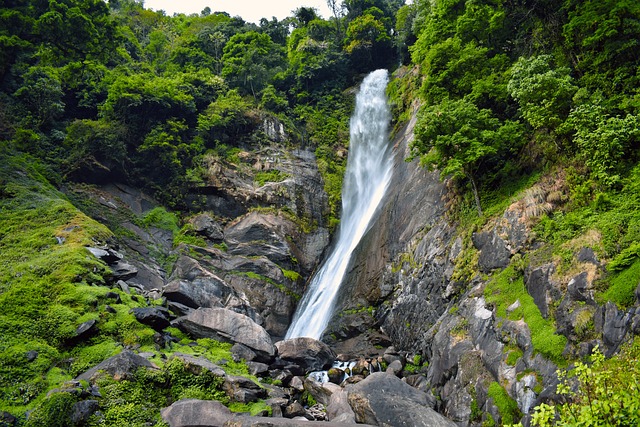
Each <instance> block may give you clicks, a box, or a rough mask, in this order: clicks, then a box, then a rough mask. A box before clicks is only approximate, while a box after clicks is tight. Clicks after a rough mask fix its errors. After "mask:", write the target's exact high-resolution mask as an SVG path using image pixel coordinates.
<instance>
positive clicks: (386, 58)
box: [345, 14, 393, 72]
mask: <svg viewBox="0 0 640 427" xmlns="http://www.w3.org/2000/svg"><path fill="white" fill-rule="evenodd" d="M345 44H346V47H345V51H346V52H347V53H348V54H349V55H350V57H351V64H352V67H354V68H355V69H356V70H357V71H359V72H366V71H371V70H374V69H376V68H380V67H384V66H386V65H388V64H389V62H390V61H391V60H392V59H393V54H392V53H393V49H392V43H391V37H390V36H389V34H388V33H387V29H386V27H385V25H384V24H383V23H382V22H381V21H380V20H378V19H376V17H375V16H373V15H372V14H366V15H361V16H358V17H357V18H355V19H354V20H353V21H351V22H350V23H349V27H348V28H347V36H346V38H345Z"/></svg>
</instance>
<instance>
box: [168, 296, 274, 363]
mask: <svg viewBox="0 0 640 427" xmlns="http://www.w3.org/2000/svg"><path fill="white" fill-rule="evenodd" d="M173 324H175V325H176V326H177V327H179V328H180V329H182V330H183V331H185V332H186V333H188V334H189V335H191V336H193V337H196V338H213V339H216V340H218V341H222V342H231V343H239V344H243V345H245V346H247V347H248V348H250V349H251V350H252V351H254V352H255V353H256V354H257V355H258V356H259V357H260V358H261V359H264V360H271V359H272V358H273V357H274V356H275V354H276V349H275V347H274V345H273V343H272V342H271V337H270V336H269V334H268V333H267V331H265V330H264V328H262V327H261V326H260V325H258V324H257V323H255V322H254V321H253V320H251V318H249V317H247V316H245V315H243V314H239V313H236V312H234V311H231V310H228V309H225V308H199V309H197V310H194V311H192V312H191V313H189V314H187V315H186V316H183V317H179V318H177V319H176V320H174V321H173Z"/></svg>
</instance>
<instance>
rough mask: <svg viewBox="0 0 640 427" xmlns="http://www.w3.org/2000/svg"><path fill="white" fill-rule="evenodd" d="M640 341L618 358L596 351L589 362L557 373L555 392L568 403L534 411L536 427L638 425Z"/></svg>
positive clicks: (626, 349) (550, 405)
mask: <svg viewBox="0 0 640 427" xmlns="http://www.w3.org/2000/svg"><path fill="white" fill-rule="evenodd" d="M639 358H640V339H638V338H636V339H635V340H634V342H633V343H631V344H628V345H626V346H625V347H624V348H623V349H622V351H621V352H620V354H619V355H617V356H614V357H613V358H611V359H609V360H605V358H604V355H603V354H602V353H601V352H600V351H599V349H598V348H596V349H594V352H593V354H592V355H591V357H590V360H589V362H588V363H583V362H577V363H576V364H575V368H574V369H573V370H572V371H569V372H567V371H558V377H559V379H560V384H558V390H557V391H558V393H559V394H560V395H562V396H564V397H565V398H566V400H567V403H562V404H546V403H543V404H541V405H539V406H538V407H536V408H535V412H534V414H533V417H532V423H533V425H535V426H538V427H552V426H555V427H565V426H567V427H568V426H576V425H580V426H586V427H595V426H637V425H640V390H639V379H640V363H638V360H640V359H639Z"/></svg>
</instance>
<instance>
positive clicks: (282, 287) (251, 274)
mask: <svg viewBox="0 0 640 427" xmlns="http://www.w3.org/2000/svg"><path fill="white" fill-rule="evenodd" d="M283 272H284V270H283ZM294 273H295V272H294ZM232 274H238V275H241V276H246V277H249V278H250V279H254V280H259V281H261V282H265V283H268V284H270V285H272V286H275V287H276V288H278V289H279V290H280V291H282V292H283V293H285V294H286V295H288V296H290V297H292V298H293V299H295V300H296V301H299V300H300V298H302V296H301V295H300V294H298V293H296V292H294V291H292V290H291V289H289V288H287V287H286V286H285V285H284V284H282V283H277V282H276V281H275V280H273V279H271V278H269V277H266V276H262V275H260V274H258V273H254V272H253V271H233V272H232Z"/></svg>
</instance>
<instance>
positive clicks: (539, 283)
mask: <svg viewBox="0 0 640 427" xmlns="http://www.w3.org/2000/svg"><path fill="white" fill-rule="evenodd" d="M554 269H555V267H554V264H553V263H549V264H545V265H543V266H540V267H537V268H534V269H527V270H526V271H525V278H524V279H525V284H526V285H527V292H528V293H529V295H531V296H532V297H533V302H535V303H536V305H537V306H538V309H539V310H540V313H542V316H543V317H544V318H547V317H548V316H549V303H548V299H549V296H548V292H549V289H551V275H552V274H553V272H554Z"/></svg>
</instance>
